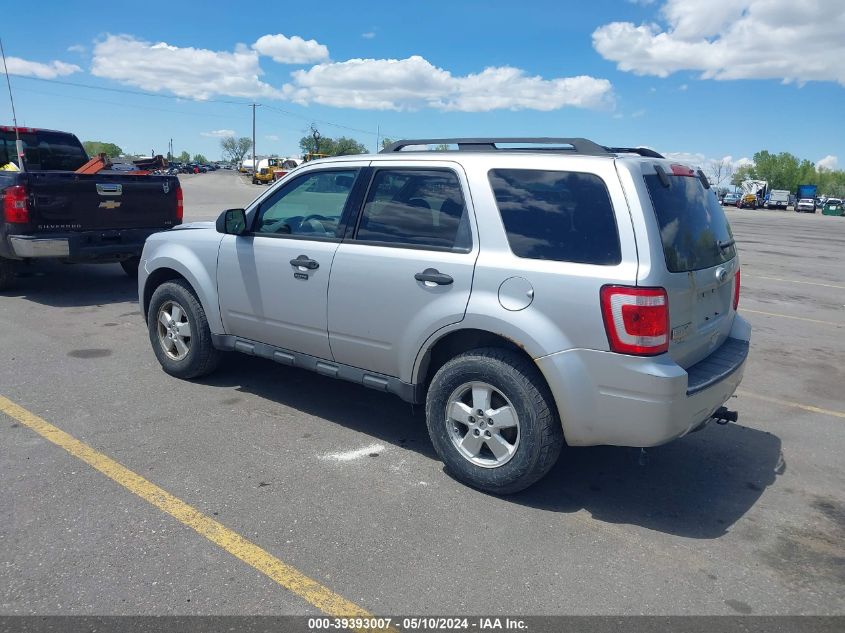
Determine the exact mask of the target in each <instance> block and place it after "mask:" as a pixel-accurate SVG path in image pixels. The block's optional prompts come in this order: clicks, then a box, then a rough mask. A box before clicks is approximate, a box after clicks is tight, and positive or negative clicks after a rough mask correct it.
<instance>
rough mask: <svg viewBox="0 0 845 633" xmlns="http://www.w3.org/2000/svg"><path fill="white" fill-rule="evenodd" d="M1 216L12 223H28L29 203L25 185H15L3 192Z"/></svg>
mask: <svg viewBox="0 0 845 633" xmlns="http://www.w3.org/2000/svg"><path fill="white" fill-rule="evenodd" d="M3 217H4V218H5V220H6V222H9V223H12V224H27V223H29V203H28V201H27V195H26V187H24V186H22V185H15V186H14V187H8V188H7V189H6V190H5V191H4V192H3Z"/></svg>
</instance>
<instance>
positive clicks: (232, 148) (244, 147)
mask: <svg viewBox="0 0 845 633" xmlns="http://www.w3.org/2000/svg"><path fill="white" fill-rule="evenodd" d="M220 147H221V148H222V149H223V158H224V159H226V160H229V161H231V162H233V163H240V162H241V161H242V160H243V159H244V156H246V153H247V152H248V151H249V150H250V149H252V139H251V138H249V137H248V136H242V137H240V138H235V137H234V136H227V137H226V138H222V139H220Z"/></svg>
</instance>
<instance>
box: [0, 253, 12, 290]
mask: <svg viewBox="0 0 845 633" xmlns="http://www.w3.org/2000/svg"><path fill="white" fill-rule="evenodd" d="M14 281H15V263H14V262H12V261H10V260H8V259H3V258H2V257H0V290H6V288H11V287H12V283H13V282H14Z"/></svg>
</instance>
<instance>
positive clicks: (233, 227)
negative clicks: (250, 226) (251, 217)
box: [217, 209, 246, 235]
mask: <svg viewBox="0 0 845 633" xmlns="http://www.w3.org/2000/svg"><path fill="white" fill-rule="evenodd" d="M217 232H218V233H225V234H226V235H243V234H244V233H246V211H244V210H243V209H226V210H225V211H224V212H223V213H221V214H220V217H218V218H217Z"/></svg>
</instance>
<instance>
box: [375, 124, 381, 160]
mask: <svg viewBox="0 0 845 633" xmlns="http://www.w3.org/2000/svg"><path fill="white" fill-rule="evenodd" d="M380 140H381V126H380V125H376V151H375V153H376V154H378V142H379V141H380Z"/></svg>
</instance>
